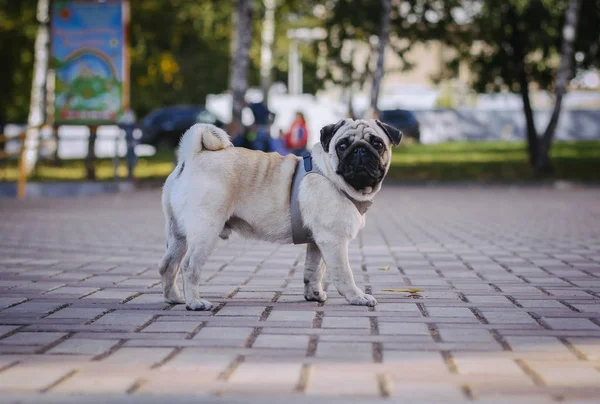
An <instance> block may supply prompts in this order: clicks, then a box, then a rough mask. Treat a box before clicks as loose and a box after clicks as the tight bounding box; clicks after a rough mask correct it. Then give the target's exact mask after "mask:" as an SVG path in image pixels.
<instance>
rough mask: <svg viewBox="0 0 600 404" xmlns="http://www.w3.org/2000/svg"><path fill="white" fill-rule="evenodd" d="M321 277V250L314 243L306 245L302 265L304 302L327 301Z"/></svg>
mask: <svg viewBox="0 0 600 404" xmlns="http://www.w3.org/2000/svg"><path fill="white" fill-rule="evenodd" d="M323 275H325V263H324V262H323V259H322V256H321V250H319V247H318V246H317V245H316V244H315V243H308V245H307V247H306V261H305V263H304V298H305V299H306V300H308V301H317V302H324V301H325V300H327V294H326V293H325V291H324V290H323V284H322V283H321V282H322V281H323Z"/></svg>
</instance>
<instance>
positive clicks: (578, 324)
mask: <svg viewBox="0 0 600 404" xmlns="http://www.w3.org/2000/svg"><path fill="white" fill-rule="evenodd" d="M544 321H545V322H546V323H547V324H548V325H549V326H550V327H552V328H554V329H556V330H598V331H600V327H598V326H597V325H596V324H594V323H592V322H591V321H590V320H588V319H586V318H564V317H561V318H544Z"/></svg>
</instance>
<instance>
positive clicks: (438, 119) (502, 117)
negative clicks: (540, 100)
mask: <svg viewBox="0 0 600 404" xmlns="http://www.w3.org/2000/svg"><path fill="white" fill-rule="evenodd" d="M550 114H551V111H536V112H535V114H534V116H535V123H536V128H537V130H538V132H540V133H541V132H543V131H544V129H545V128H546V125H547V123H548V120H549V119H550ZM415 115H416V117H417V119H418V120H419V124H420V128H421V142H423V143H441V142H447V141H476V140H522V139H525V137H526V131H525V116H524V113H523V111H522V110H512V111H507V110H501V111H490V110H474V109H456V110H452V109H438V110H422V111H415ZM556 139H558V140H584V139H588V140H589V139H600V110H567V111H563V112H562V113H561V116H560V120H559V122H558V127H557V129H556Z"/></svg>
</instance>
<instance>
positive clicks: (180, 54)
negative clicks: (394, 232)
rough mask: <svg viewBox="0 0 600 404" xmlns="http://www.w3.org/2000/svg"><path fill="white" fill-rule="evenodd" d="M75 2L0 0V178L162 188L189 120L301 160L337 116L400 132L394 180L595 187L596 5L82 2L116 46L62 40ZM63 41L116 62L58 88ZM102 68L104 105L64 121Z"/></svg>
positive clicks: (566, 1) (561, 1) (599, 122)
mask: <svg viewBox="0 0 600 404" xmlns="http://www.w3.org/2000/svg"><path fill="white" fill-rule="evenodd" d="M77 3H81V2H77V1H66V0H65V1H61V0H55V1H49V0H19V1H15V0H0V35H1V41H0V60H2V63H1V64H0V93H1V94H2V97H0V133H3V134H4V135H6V136H5V138H3V141H2V142H0V148H1V154H0V156H1V158H0V181H4V182H6V183H11V182H14V181H16V180H17V178H18V177H19V172H20V171H19V167H21V170H22V171H24V172H25V175H26V176H27V177H28V178H29V180H30V181H41V182H55V181H82V180H95V181H114V180H115V179H123V178H129V179H130V180H134V179H135V181H138V182H144V181H148V182H152V181H157V182H159V181H160V180H162V179H164V178H165V177H166V176H167V175H168V174H169V173H170V171H171V170H172V168H173V162H174V149H175V148H176V145H177V141H178V139H179V137H180V136H181V134H182V133H183V131H184V130H185V129H187V128H188V127H189V126H191V125H192V124H193V123H195V122H208V123H214V124H217V125H218V126H221V127H223V128H224V129H226V130H227V131H228V132H229V134H230V135H231V137H232V139H233V140H234V143H235V144H236V145H237V146H239V147H248V148H254V149H260V150H264V151H277V152H280V153H282V154H285V153H288V152H294V153H297V154H299V153H300V152H302V151H304V150H310V148H311V146H312V145H313V144H314V143H316V142H318V140H319V130H320V128H321V127H322V126H324V125H326V124H329V123H333V122H337V121H338V120H340V119H343V118H346V117H352V118H365V117H366V118H373V117H377V118H378V119H380V120H382V121H384V122H387V123H389V124H391V125H394V126H397V127H398V128H400V129H402V130H403V131H404V134H405V136H404V140H403V144H402V146H401V147H400V148H398V149H397V150H395V152H394V159H393V163H392V168H391V170H390V174H389V176H390V178H392V179H397V180H403V181H449V180H452V181H487V182H489V181H492V182H494V181H500V182H504V181H509V182H514V181H532V180H539V179H547V178H551V179H566V180H576V181H597V180H599V179H600V70H599V66H600V54H599V51H600V50H599V47H600V0H505V1H482V0H479V1H478V0H353V1H350V0H327V1H312V0H235V1H227V0H130V1H116V0H112V1H111V0H108V1H88V2H87V3H94V4H95V7H100V8H102V7H105V8H106V7H111V5H112V6H114V5H115V4H116V3H118V5H119V7H124V8H122V13H123V15H122V17H123V18H122V23H123V25H122V26H119V27H121V28H119V29H122V32H121V33H120V34H119V35H120V36H118V37H115V38H113V37H111V36H110V35H105V36H102V35H101V33H99V32H100V31H94V35H96V36H94V37H93V38H92V37H91V36H90V37H89V38H88V37H87V36H86V35H87V34H86V35H83V36H78V35H77V34H73V33H72V32H71V33H69V32H70V31H64V29H66V28H64V27H62V26H60V25H59V23H61V24H62V23H66V22H69V21H70V20H72V19H77V18H78V17H77V16H78V14H77V13H78V12H79V11H78V9H77V8H76V7H77ZM73 7H75V8H73ZM95 10H96V11H94V13H92V14H89V15H91V17H89V16H88V17H87V18H88V20H90V21H88V23H89V24H91V25H92V26H94V27H96V28H95V29H98V28H97V27H100V26H102V24H103V23H104V22H102V21H101V17H100V16H101V14H100V12H99V11H98V10H99V9H95ZM73 16H75V17H73ZM80 17H81V16H80ZM82 18H83V17H82ZM53 21H56V22H55V23H54V24H53V23H52V22H53ZM82 21H83V20H82ZM117 23H118V21H117ZM82 24H83V23H82ZM94 24H96V25H94ZM117 25H118V24H117ZM81 29H83V28H81ZM86 29H87V28H86ZM85 32H87V31H85ZM119 32H120V31H119ZM90 35H92V34H90ZM77 41H79V42H78V43H75V42H77ZM86 41H88V42H89V43H87V42H86ZM121 42H122V43H121ZM57 44H58V45H57ZM59 45H60V46H65V47H67V48H68V47H69V46H84V45H85V46H96V45H98V46H99V47H101V46H106V47H107V49H119V50H122V53H121V54H119V55H117V56H118V57H117V59H118V62H114V63H115V66H117V68H116V70H115V69H112V73H111V69H108V70H107V73H98V72H99V71H101V69H100V68H98V69H100V70H97V71H96V70H94V69H95V67H94V65H93V63H94V62H92V61H91V60H88V61H87V62H85V59H83V58H80V59H78V63H83V62H81V61H82V60H83V61H84V62H85V63H87V64H86V65H85V66H84V68H82V67H81V66H80V65H77V66H80V67H78V68H77V69H75V68H73V69H75V70H73V73H69V76H68V78H66V77H67V76H66V75H65V74H66V73H64V72H65V71H66V70H64V69H67V68H68V66H67V64H68V62H66V61H65V60H67V59H60V58H59V57H58V56H57V55H58V53H59V50H58V49H59V48H60V46H59ZM69 57H70V58H71V59H69V60H73V57H72V55H71V56H69ZM109 58H110V52H109ZM119 58H120V59H119ZM117 59H114V60H117ZM114 60H113V61H114ZM110 63H112V62H110ZM110 63H109V65H110ZM111 66H112V65H111ZM61 69H62V70H61ZM115 72H116V73H115ZM102 74H106V75H108V76H107V77H110V75H111V74H114V75H115V77H113V79H114V81H111V82H109V80H105V81H103V82H102V83H105V84H104V85H106V86H107V87H106V88H109V87H110V86H116V87H110V88H112V89H118V90H119V91H121V92H120V93H118V94H117V93H115V94H117V95H118V97H117V99H116V101H114V102H109V103H108V104H106V105H104V104H101V103H100V104H98V105H104V106H103V107H102V108H104V109H103V110H101V111H98V108H99V107H98V105H96V106H95V107H94V108H96V109H94V108H92V109H90V111H92V112H90V113H88V114H87V115H86V114H85V113H83V115H78V116H77V117H76V118H77V119H71V118H73V117H74V116H71V115H69V113H62V115H61V112H60V111H58V110H57V105H59V106H62V107H64V105H66V104H68V103H69V102H71V103H73V102H77V100H79V99H80V100H81V103H82V105H83V103H84V101H85V99H86V98H87V99H91V98H93V96H92V95H90V94H91V93H90V92H91V91H92V90H91V89H93V88H94V84H93V82H92V81H90V80H89V79H90V78H95V79H97V78H98V77H100V76H101V75H102ZM102 77H104V76H102ZM86 80H87V81H86ZM86 83H88V84H89V85H90V89H89V90H86V87H85V85H86ZM107 83H108V84H107ZM78 86H79V87H78ZM67 87H68V88H70V89H71V90H69V91H71V93H69V94H70V95H69V96H66V98H65V96H64V91H67V90H65V88H67ZM76 90H77V91H79V90H81V91H83V93H81V94H83V95H81V94H79V95H78V93H76V92H75V91H76ZM86 91H87V92H88V93H90V94H87V93H86ZM115 91H117V90H115ZM73 94H75V95H73ZM86 94H87V95H86ZM107 94H108V92H107ZM104 96H106V94H105V95H104ZM78 97H79V98H78ZM119 97H120V98H119ZM73 100H75V101H73ZM86 105H87V104H86ZM19 140H20V141H19ZM128 150H129V152H128ZM133 153H135V154H133Z"/></svg>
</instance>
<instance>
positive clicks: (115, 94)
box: [51, 0, 129, 125]
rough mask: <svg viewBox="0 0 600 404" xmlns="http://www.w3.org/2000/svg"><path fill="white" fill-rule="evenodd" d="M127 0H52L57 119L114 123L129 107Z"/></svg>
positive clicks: (76, 122)
mask: <svg viewBox="0 0 600 404" xmlns="http://www.w3.org/2000/svg"><path fill="white" fill-rule="evenodd" d="M128 25H129V3H128V1H127V0H103V1H98V0H54V1H53V2H52V8H51V49H52V51H51V54H52V64H51V66H52V67H53V68H54V70H55V87H54V95H55V97H54V100H55V101H54V111H55V112H54V120H55V123H56V124H69V123H72V124H85V125H97V124H102V123H114V122H116V121H117V120H118V119H119V117H120V116H121V114H122V113H123V111H124V110H125V109H127V108H129V53H128V43H127V39H128V36H127V28H128Z"/></svg>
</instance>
